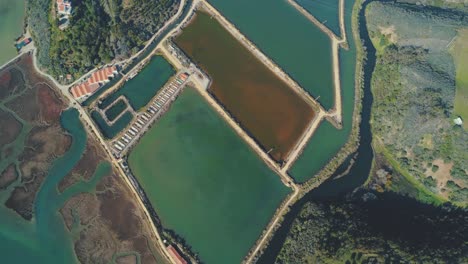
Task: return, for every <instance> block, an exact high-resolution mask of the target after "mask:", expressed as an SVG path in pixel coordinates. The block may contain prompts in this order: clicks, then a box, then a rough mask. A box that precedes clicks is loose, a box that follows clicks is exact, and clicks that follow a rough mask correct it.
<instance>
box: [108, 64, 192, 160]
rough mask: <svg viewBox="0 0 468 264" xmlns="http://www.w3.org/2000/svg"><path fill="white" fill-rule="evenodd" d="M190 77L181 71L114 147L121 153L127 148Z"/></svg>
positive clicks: (116, 141) (115, 142)
mask: <svg viewBox="0 0 468 264" xmlns="http://www.w3.org/2000/svg"><path fill="white" fill-rule="evenodd" d="M188 77H189V75H188V74H187V73H181V74H179V75H178V76H177V77H176V78H175V79H174V80H173V81H171V82H170V83H169V84H167V85H166V86H165V87H164V88H163V89H162V90H161V92H160V93H159V94H158V96H156V98H155V99H154V100H153V102H151V103H150V104H149V107H148V109H147V110H146V111H145V112H143V113H142V114H140V115H139V117H138V118H137V119H136V121H134V122H133V123H132V124H131V125H130V128H129V129H128V130H127V131H126V132H125V133H124V135H123V136H122V137H121V138H120V139H117V140H115V141H114V143H113V147H114V150H115V151H116V152H117V153H121V152H122V151H123V150H124V149H125V148H127V147H128V146H129V145H130V143H131V142H132V141H133V140H134V139H135V138H137V137H138V135H139V134H140V132H141V131H142V130H143V129H144V128H145V127H146V125H147V124H149V123H150V122H152V120H153V119H154V118H155V117H156V116H157V115H159V114H160V113H161V110H162V109H163V108H165V106H167V104H168V103H169V102H170V101H171V100H172V99H173V98H174V95H176V94H177V93H178V92H180V90H181V88H182V87H183V86H184V83H185V82H186V81H187V79H188Z"/></svg>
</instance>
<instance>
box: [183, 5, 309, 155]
mask: <svg viewBox="0 0 468 264" xmlns="http://www.w3.org/2000/svg"><path fill="white" fill-rule="evenodd" d="M176 43H177V45H179V46H180V47H181V48H182V49H183V50H184V51H185V52H186V53H187V54H188V55H189V56H190V57H191V58H192V59H193V61H195V62H196V63H197V64H198V65H200V66H201V67H202V68H203V69H204V70H205V71H206V72H207V73H208V74H209V75H210V76H211V77H212V79H213V83H212V85H211V87H210V92H211V93H212V94H213V95H214V97H215V98H216V99H217V100H218V101H219V102H220V103H221V104H222V105H223V106H224V107H225V108H226V109H227V111H229V112H230V113H231V114H232V115H233V116H234V118H235V119H236V120H237V121H238V122H239V123H240V125H241V126H242V127H244V128H245V129H246V130H247V131H248V133H250V134H251V135H252V136H253V137H254V138H255V139H256V140H257V141H258V142H259V143H260V145H261V146H262V147H263V149H264V150H265V151H266V152H268V151H271V152H270V155H271V156H272V157H273V158H274V159H275V160H276V161H278V162H281V161H283V160H284V159H286V158H287V156H288V154H289V152H290V151H291V149H292V148H293V147H294V146H295V144H296V143H297V141H298V140H299V138H300V137H301V135H302V134H303V132H304V130H305V129H306V128H307V126H308V125H309V123H310V121H311V120H312V118H313V116H314V112H313V109H312V108H311V106H310V105H308V104H307V103H306V102H305V101H304V100H303V99H302V98H301V97H300V96H299V95H298V94H296V93H295V92H294V91H293V90H292V89H291V88H290V87H289V86H288V85H287V84H286V83H285V82H283V81H282V80H281V79H279V78H278V77H277V76H276V75H275V74H274V73H273V72H272V71H270V69H268V68H267V67H266V66H265V65H264V64H262V63H261V62H260V61H259V60H258V59H257V58H256V57H255V56H254V55H252V54H251V53H250V52H249V51H248V50H247V49H246V48H245V47H244V46H243V45H242V44H241V43H240V42H238V41H237V40H236V39H235V38H234V37H233V36H231V35H230V34H229V32H228V31H226V30H225V29H224V28H223V27H222V26H221V25H220V24H219V23H218V22H217V21H216V20H215V19H211V18H210V15H209V14H206V13H203V12H199V13H198V14H197V17H196V18H195V20H194V21H192V23H191V24H190V25H189V26H188V27H187V28H186V29H185V30H184V33H183V34H182V35H180V36H179V37H177V39H176Z"/></svg>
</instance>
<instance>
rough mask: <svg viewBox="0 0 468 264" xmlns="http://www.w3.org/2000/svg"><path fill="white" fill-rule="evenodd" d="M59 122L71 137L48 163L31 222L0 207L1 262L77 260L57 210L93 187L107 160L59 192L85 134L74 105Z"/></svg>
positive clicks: (73, 164) (76, 158)
mask: <svg viewBox="0 0 468 264" xmlns="http://www.w3.org/2000/svg"><path fill="white" fill-rule="evenodd" d="M61 124H62V126H63V128H64V129H65V130H66V131H67V132H68V133H69V134H70V136H71V137H72V140H73V141H72V145H71V147H70V149H69V150H68V151H67V152H66V153H65V155H63V156H62V157H60V158H58V159H56V160H55V161H54V162H53V163H52V167H51V168H50V170H49V172H48V175H47V177H46V178H45V180H44V182H43V183H42V186H41V188H40V190H39V192H38V194H37V196H36V200H35V215H34V218H33V220H32V221H31V222H28V221H25V220H24V219H23V218H21V217H20V216H19V215H17V214H16V213H14V212H12V211H11V210H9V209H7V208H6V207H3V206H2V207H0V215H1V220H0V222H1V225H0V255H1V256H2V263H51V264H54V263H57V264H59V263H60V264H61V263H78V260H77V258H76V256H75V252H74V249H73V240H72V237H71V234H70V233H69V232H68V230H67V229H66V227H65V224H64V222H63V219H62V216H61V214H60V213H59V212H58V211H59V210H60V208H62V207H63V205H64V203H65V202H66V201H67V200H68V199H69V198H71V197H72V196H73V195H75V194H77V193H81V192H89V191H93V189H94V187H95V185H96V183H97V182H98V181H99V179H101V178H102V177H103V176H104V175H106V173H108V172H109V170H110V164H108V163H102V164H100V165H99V166H98V168H97V170H96V172H95V173H94V176H93V178H92V180H91V181H89V182H79V183H77V184H75V185H73V186H72V187H71V188H69V189H67V190H66V191H65V192H64V193H62V194H59V193H58V191H57V185H58V183H59V182H60V181H61V180H62V179H63V178H64V177H65V176H66V175H67V174H68V173H69V172H70V171H71V170H72V169H73V167H74V166H75V165H76V163H77V162H78V161H79V159H80V158H81V155H82V154H83V152H84V150H85V147H86V140H87V135H86V131H85V129H84V127H83V125H82V123H81V122H80V120H79V118H78V111H77V110H76V109H71V110H67V111H65V112H64V113H63V114H62V117H61Z"/></svg>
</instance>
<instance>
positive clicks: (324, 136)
mask: <svg viewBox="0 0 468 264" xmlns="http://www.w3.org/2000/svg"><path fill="white" fill-rule="evenodd" d="M353 4H354V1H345V22H346V34H347V36H348V42H349V51H346V50H344V49H340V53H339V55H340V74H341V89H342V102H343V115H344V116H343V129H342V130H337V129H336V128H334V127H333V126H332V125H331V124H330V123H328V122H327V121H324V122H322V124H321V125H320V126H319V127H318V129H317V131H315V133H314V135H313V136H312V138H311V140H310V141H309V142H308V143H307V146H306V147H305V149H304V152H303V153H302V155H301V156H300V157H299V158H298V159H297V161H296V162H295V163H294V165H293V166H292V168H291V169H290V170H289V173H290V174H291V176H292V177H293V178H294V179H295V180H296V181H297V182H305V181H307V180H308V179H310V178H312V177H313V176H314V175H315V174H316V173H317V172H319V171H320V169H321V168H323V167H324V166H325V165H326V164H327V163H328V161H329V160H330V159H331V158H333V157H334V156H335V155H336V154H337V153H338V151H339V150H340V149H341V147H342V146H343V145H344V144H345V143H346V141H347V140H348V137H349V133H350V132H351V127H352V120H353V110H354V92H355V91H354V76H355V69H356V51H355V43H354V39H353V36H352V31H351V12H352V8H353Z"/></svg>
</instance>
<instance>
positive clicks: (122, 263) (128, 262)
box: [115, 255, 144, 264]
mask: <svg viewBox="0 0 468 264" xmlns="http://www.w3.org/2000/svg"><path fill="white" fill-rule="evenodd" d="M115 262H116V263H117V264H136V263H137V258H136V257H135V256H134V255H128V256H122V257H118V258H117V259H116V261H115ZM143 263H144V262H143Z"/></svg>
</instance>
